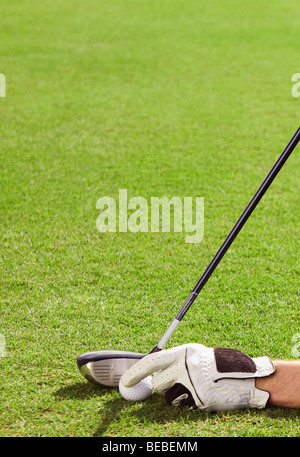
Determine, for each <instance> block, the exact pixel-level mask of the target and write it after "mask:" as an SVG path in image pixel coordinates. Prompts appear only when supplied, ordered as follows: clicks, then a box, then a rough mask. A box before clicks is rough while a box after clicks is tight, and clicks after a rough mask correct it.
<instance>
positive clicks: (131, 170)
mask: <svg viewBox="0 0 300 457" xmlns="http://www.w3.org/2000/svg"><path fill="white" fill-rule="evenodd" d="M298 18H299V4H298V2H297V1H296V0H288V1H284V0H274V1H272V2H268V1H262V0H254V1H252V2H250V3H249V2H246V3H245V2H240V1H237V0H233V1H230V2H228V1H223V0H215V1H211V0H209V1H208V0H204V1H202V2H199V1H196V0H189V1H183V0H152V1H151V2H148V1H144V0H142V1H140V0H126V1H122V0H110V1H103V0H100V1H99V0H97V1H96V0H86V1H85V2H79V1H77V0H72V1H70V0H61V1H58V0H53V1H45V2H38V1H34V0H29V1H27V2H17V1H11V2H9V3H7V2H4V1H3V0H2V1H1V18H0V42H1V54H0V73H3V74H5V76H6V84H7V87H6V98H1V99H0V121H1V122H0V146H1V147H0V154H1V166H0V177H1V179H0V199H1V205H0V217H1V225H0V231H1V245H0V278H1V279H0V294H1V295H0V296H1V314H0V333H1V334H2V335H4V336H5V339H6V353H7V356H6V357H5V358H1V359H0V373H1V376H0V388H1V400H0V401H1V403H0V411H1V413H0V435H1V436H14V437H17V436H61V437H64V436H111V437H119V436H128V437H129V436H160V437H187V436H297V435H298V434H299V426H300V416H299V412H298V411H289V410H285V409H276V408H274V409H266V410H264V411H253V410H252V411H242V412H230V413H220V414H214V415H208V414H205V413H201V412H196V413H191V412H188V411H180V410H177V409H175V408H171V407H169V406H167V405H166V404H165V402H164V400H163V399H162V398H160V397H158V396H157V395H156V394H155V395H153V396H152V397H151V398H150V399H149V400H147V401H146V402H144V403H140V404H131V403H127V402H125V401H124V400H123V399H122V398H121V397H120V395H119V393H118V391H115V390H112V391H104V390H100V389H98V388H95V387H94V386H92V385H90V384H88V383H87V382H86V381H85V380H84V379H83V378H82V377H81V376H80V374H79V372H78V370H77V367H76V358H77V356H78V354H80V353H82V352H86V351H92V350H99V349H126V350H132V351H138V352H147V351H149V350H151V349H152V347H153V346H155V344H156V343H157V342H158V340H159V339H160V337H161V335H162V334H163V333H164V331H165V330H166V328H167V326H168V325H169V323H170V322H171V320H172V319H173V317H174V316H175V314H176V313H177V311H178V310H179V308H180V307H181V305H182V304H183V302H184V300H185V299H186V298H187V296H188V294H189V292H190V290H191V289H192V288H193V287H194V285H195V284H196V282H197V281H198V279H199V277H200V274H201V273H202V272H203V271H204V269H205V268H206V266H207V265H208V263H209V262H210V260H211V259H212V257H213V255H214V254H215V252H216V251H217V249H218V248H219V246H220V244H221V242H222V241H223V240H224V238H225V237H226V236H227V234H228V233H229V230H230V229H231V228H232V226H233V224H234V223H235V222H236V220H237V218H238V217H239V216H240V214H241V212H242V210H243V209H244V207H245V206H246V204H247V203H248V202H249V200H250V198H251V197H252V195H253V193H254V192H255V191H256V190H257V188H258V186H259V185H260V184H261V182H262V180H263V179H264V177H265V176H266V174H267V173H268V172H269V170H270V168H271V166H272V165H273V164H274V162H275V160H276V159H277V157H278V156H279V154H280V153H281V151H282V150H283V148H284V147H285V145H286V144H287V142H288V141H289V139H290V137H291V136H292V135H293V133H294V132H295V131H296V129H297V128H298V126H299V115H298V113H299V108H300V100H299V99H295V98H293V97H292V95H291V87H292V84H293V83H292V82H291V77H292V75H293V74H294V73H296V72H299V38H300V32H299V24H298ZM299 164H300V149H299V147H298V149H297V150H295V153H294V154H293V155H292V156H291V158H290V160H289V162H288V163H287V164H286V166H285V167H284V169H283V170H282V172H281V174H280V176H279V177H278V178H277V179H276V181H275V182H274V184H273V185H272V187H271V189H270V190H269V192H268V194H267V195H266V196H265V198H264V199H263V201H262V202H261V204H260V206H259V207H258V208H257V210H256V211H255V213H254V214H253V216H252V218H251V219H250V220H249V222H248V223H247V225H246V226H245V228H244V229H243V231H242V232H241V234H240V236H239V238H238V239H237V240H236V242H235V243H234V245H233V246H232V248H231V249H230V251H229V252H228V254H227V255H226V257H225V258H224V259H223V261H222V263H221V265H220V266H219V268H218V270H217V271H216V273H215V274H214V276H213V277H212V278H211V280H210V281H209V283H208V284H207V285H206V287H205V290H204V291H203V293H202V294H201V297H199V298H198V300H197V302H195V303H194V305H193V308H192V309H191V310H190V311H189V313H188V314H187V315H186V317H185V318H184V321H183V322H182V324H181V325H180V327H179V328H178V329H177V331H176V332H175V334H174V335H173V337H172V339H171V341H170V342H169V346H168V347H171V346H175V345H179V344H183V343H188V342H201V343H203V344H206V345H208V346H227V347H234V348H236V349H240V350H243V351H244V352H247V353H248V354H250V355H252V356H259V355H265V354H268V355H270V356H271V357H273V358H291V357H292V348H293V345H294V344H295V342H292V337H293V335H294V334H297V333H298V332H299V327H300V323H299V306H298V301H299V271H300V264H299V251H298V247H299V244H298V240H299V235H300V233H299V217H300V210H299V179H300V174H299ZM119 189H127V190H128V196H129V198H130V197H133V196H141V197H144V198H146V199H147V200H148V201H149V200H150V198H151V196H163V195H166V196H167V197H169V198H172V197H173V196H179V197H181V198H183V197H185V196H192V197H194V198H195V197H196V196H199V197H204V198H205V237H204V240H203V241H202V243H200V244H187V243H185V235H186V234H185V233H173V232H170V233H162V232H160V233H150V232H149V233H139V234H135V233H130V232H128V233H118V232H116V233H100V232H99V231H98V230H97V228H96V220H97V217H98V215H99V210H97V209H96V202H97V200H98V199H99V198H100V197H102V196H106V195H107V196H111V197H114V198H117V196H118V192H119Z"/></svg>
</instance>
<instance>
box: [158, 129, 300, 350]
mask: <svg viewBox="0 0 300 457" xmlns="http://www.w3.org/2000/svg"><path fill="white" fill-rule="evenodd" d="M299 140H300V127H299V128H298V130H297V131H296V133H295V134H294V136H293V138H292V139H291V141H290V142H289V144H288V145H287V147H286V148H285V150H284V151H283V152H282V154H281V155H280V157H279V158H278V160H277V162H276V163H275V165H274V166H273V168H272V169H271V171H270V173H269V174H268V175H267V177H266V178H265V180H264V181H263V183H262V184H261V186H260V188H259V189H258V190H257V192H256V193H255V195H254V196H253V198H252V200H251V201H250V203H249V204H248V206H247V207H246V209H245V210H244V212H243V213H242V215H241V216H240V218H239V219H238V221H237V222H236V224H235V225H234V227H233V229H232V230H231V232H230V233H229V235H228V236H227V238H226V240H225V241H224V243H223V244H222V246H221V247H220V249H219V250H218V252H217V253H216V255H215V257H214V258H213V260H212V261H211V263H210V264H209V266H208V267H207V269H206V270H205V272H204V273H203V275H202V276H201V278H200V280H199V281H198V282H197V284H196V286H195V287H194V289H193V290H192V292H191V293H190V295H189V296H188V298H187V299H186V301H185V302H184V304H183V306H182V307H181V309H180V311H179V312H178V314H177V316H176V317H175V319H174V320H173V321H172V323H171V325H170V326H169V327H168V329H167V331H166V332H165V333H164V335H163V336H162V338H161V339H160V341H159V342H158V344H157V346H155V347H154V348H153V349H152V351H151V353H153V352H158V351H160V350H161V349H163V348H164V346H165V345H166V344H167V342H168V340H169V339H170V337H171V335H172V334H173V332H174V331H175V329H176V328H177V326H178V325H179V323H180V322H181V320H182V319H183V317H184V316H185V314H186V313H187V311H188V310H189V308H190V307H191V305H192V304H193V302H194V300H195V299H196V297H197V296H198V294H199V292H200V291H201V290H202V289H203V287H204V285H205V284H206V282H207V281H208V279H209V278H210V276H211V275H212V273H213V272H214V270H215V269H216V267H217V265H218V264H219V263H220V261H221V260H222V258H223V256H224V255H225V253H226V252H227V251H228V249H229V247H230V246H231V244H232V242H233V241H234V240H235V238H236V237H237V235H238V233H239V232H240V230H241V229H242V227H243V226H244V224H245V223H246V221H247V220H248V218H249V216H250V215H251V213H252V212H253V211H254V209H255V208H256V206H257V205H258V203H259V201H260V200H261V199H262V197H263V196H264V194H265V193H266V191H267V190H268V188H269V186H270V185H271V183H272V182H273V181H274V179H275V177H276V176H277V174H278V173H279V171H280V170H281V168H282V167H283V165H284V164H285V162H286V161H287V159H288V158H289V156H290V155H291V153H292V152H293V150H294V149H295V147H296V146H297V144H298V142H299Z"/></svg>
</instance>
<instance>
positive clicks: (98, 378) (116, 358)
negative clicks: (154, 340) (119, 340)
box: [77, 350, 146, 388]
mask: <svg viewBox="0 0 300 457" xmlns="http://www.w3.org/2000/svg"><path fill="white" fill-rule="evenodd" d="M145 355H146V354H140V353H137V352H127V351H109V350H108V351H95V352H86V353H84V354H81V355H79V356H78V358H77V366H78V368H79V371H80V373H81V374H82V376H84V377H85V378H86V379H87V380H88V381H90V382H92V383H93V384H97V385H100V386H101V387H104V388H108V387H118V385H119V380H120V378H121V376H122V375H123V373H125V371H126V370H128V368H130V367H132V365H134V364H135V363H136V362H138V361H139V360H140V359H141V358H142V357H144V356H145Z"/></svg>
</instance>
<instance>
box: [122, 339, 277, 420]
mask: <svg viewBox="0 0 300 457" xmlns="http://www.w3.org/2000/svg"><path fill="white" fill-rule="evenodd" d="M274 371H275V368H274V365H273V363H272V361H271V360H270V358H269V357H258V358H253V359H252V358H251V357H249V356H248V355H246V354H244V353H243V352H240V351H237V350H235V349H226V348H216V349H213V348H208V347H206V346H203V345H202V344H194V343H192V344H185V345H182V346H179V347H175V348H172V349H167V350H163V351H160V352H156V353H153V354H149V355H147V356H145V357H143V358H142V359H141V360H139V361H138V362H137V363H136V364H134V365H133V366H132V367H131V368H130V369H129V370H127V371H126V372H125V373H124V374H123V376H122V378H121V382H122V384H123V385H124V386H125V387H132V386H134V385H135V384H137V383H138V382H139V381H141V380H142V379H144V378H146V377H147V376H149V375H153V378H152V386H153V388H154V389H155V390H157V391H158V392H159V393H160V394H163V395H164V396H165V398H166V401H167V402H168V403H170V404H172V405H175V406H188V407H189V408H190V409H200V410H203V411H208V412H215V411H227V410H233V409H244V408H260V409H261V408H264V407H265V406H266V403H267V401H268V398H269V393H268V392H265V391H262V390H259V389H257V388H256V387H255V378H257V377H265V376H269V375H271V374H272V373H274Z"/></svg>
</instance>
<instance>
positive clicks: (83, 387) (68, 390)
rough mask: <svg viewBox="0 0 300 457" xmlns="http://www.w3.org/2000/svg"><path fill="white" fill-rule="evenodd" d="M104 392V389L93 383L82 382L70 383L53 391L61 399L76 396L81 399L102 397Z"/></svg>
mask: <svg viewBox="0 0 300 457" xmlns="http://www.w3.org/2000/svg"><path fill="white" fill-rule="evenodd" d="M106 394H107V390H106V389H100V388H99V386H96V385H94V384H91V383H82V382H78V383H76V384H72V385H71V386H67V387H62V388H61V389H59V390H57V391H56V392H55V393H54V395H55V396H56V397H59V398H61V399H66V398H77V399H81V400H86V399H88V398H92V397H102V396H104V395H106Z"/></svg>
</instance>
